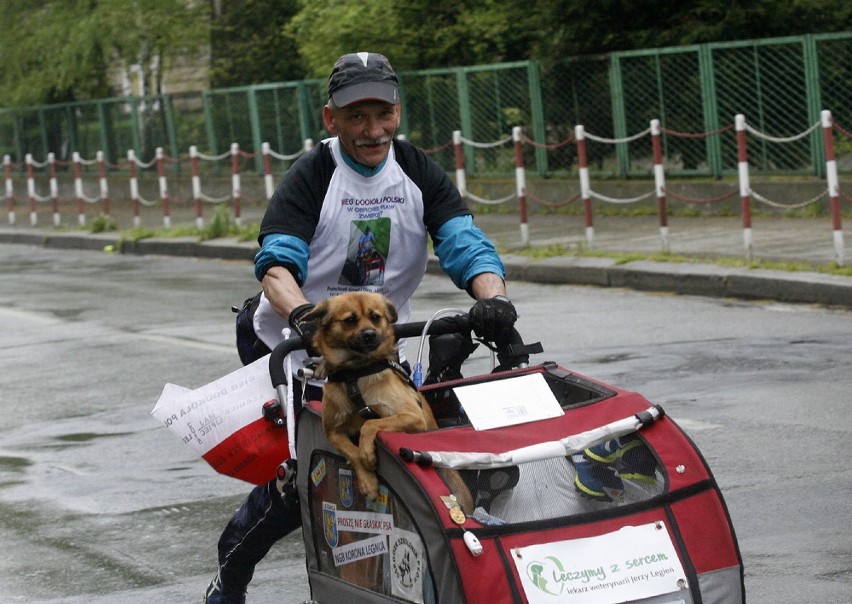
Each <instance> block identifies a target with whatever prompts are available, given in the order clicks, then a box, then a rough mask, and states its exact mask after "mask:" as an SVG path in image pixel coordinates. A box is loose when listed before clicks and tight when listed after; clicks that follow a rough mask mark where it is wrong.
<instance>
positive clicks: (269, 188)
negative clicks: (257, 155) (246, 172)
mask: <svg viewBox="0 0 852 604" xmlns="http://www.w3.org/2000/svg"><path fill="white" fill-rule="evenodd" d="M260 149H261V153H263V184H264V187H265V190H266V199H271V198H272V194H273V193H274V192H275V188H274V186H275V183H274V182H273V180H272V156H271V155H270V154H269V151H270V150H269V143H263V144H261V145H260Z"/></svg>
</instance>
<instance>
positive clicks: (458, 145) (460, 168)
mask: <svg viewBox="0 0 852 604" xmlns="http://www.w3.org/2000/svg"><path fill="white" fill-rule="evenodd" d="M453 147H454V149H455V152H456V188H457V189H458V190H459V194H460V195H461V196H462V197H465V196H467V178H466V176H465V172H464V149H463V148H462V135H461V130H453Z"/></svg>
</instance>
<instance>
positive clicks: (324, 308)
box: [303, 298, 330, 324]
mask: <svg viewBox="0 0 852 604" xmlns="http://www.w3.org/2000/svg"><path fill="white" fill-rule="evenodd" d="M329 307H330V304H329V298H326V299H325V300H323V301H322V302H320V303H319V304H317V305H316V306H314V308H313V310H311V311H310V312H309V313H308V314H306V315H305V316H304V317H303V319H305V320H306V321H316V322H317V324H319V323H322V322H323V319H324V318H325V317H326V316H328V311H329Z"/></svg>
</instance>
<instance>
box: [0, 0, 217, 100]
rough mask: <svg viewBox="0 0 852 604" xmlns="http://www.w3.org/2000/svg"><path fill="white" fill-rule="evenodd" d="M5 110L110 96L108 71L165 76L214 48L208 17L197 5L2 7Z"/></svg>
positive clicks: (118, 1) (157, 83) (86, 2)
mask: <svg viewBox="0 0 852 604" xmlns="http://www.w3.org/2000/svg"><path fill="white" fill-rule="evenodd" d="M0 14H2V15H3V20H4V35H3V36H2V37H0V56H2V57H4V60H3V62H2V63H0V84H2V86H0V103H2V104H3V105H11V106H21V105H40V104H47V103H58V102H69V101H75V100H85V99H91V98H103V97H108V96H111V94H110V93H111V86H110V79H109V75H110V67H111V66H113V65H115V63H116V61H119V62H123V63H124V64H125V65H134V64H136V65H140V66H141V69H142V73H143V76H144V81H146V82H150V83H152V84H151V86H152V87H153V89H154V90H153V91H152V92H155V93H158V92H161V88H162V75H163V72H164V71H165V70H166V69H167V68H168V67H169V66H170V65H171V64H172V63H173V62H174V61H175V60H177V59H178V58H179V57H181V56H183V55H185V53H191V52H196V51H197V50H198V49H199V48H201V47H203V46H204V45H206V43H207V41H208V38H207V36H208V31H209V29H208V28H209V22H208V9H207V7H206V5H205V4H204V3H202V2H197V1H196V2H194V1H191V0H37V1H34V2H28V3H23V2H18V1H16V0H0Z"/></svg>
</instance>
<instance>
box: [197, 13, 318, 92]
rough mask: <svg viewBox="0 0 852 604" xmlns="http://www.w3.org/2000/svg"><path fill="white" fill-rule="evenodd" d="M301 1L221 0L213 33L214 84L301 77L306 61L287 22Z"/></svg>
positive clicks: (212, 79) (247, 83)
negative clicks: (287, 26) (231, 0)
mask: <svg viewBox="0 0 852 604" xmlns="http://www.w3.org/2000/svg"><path fill="white" fill-rule="evenodd" d="M299 8H300V5H299V3H298V0H243V1H242V2H238V3H236V2H221V3H218V2H217V3H216V6H215V7H214V12H213V20H212V25H211V31H210V51H211V62H210V63H211V64H210V86H211V87H212V88H223V87H229V86H245V85H249V84H261V83H264V82H281V81H290V80H300V79H303V78H304V77H305V67H304V63H303V61H302V59H301V57H300V56H299V52H298V47H297V46H296V42H295V40H293V39H292V37H291V36H289V35H287V33H286V32H285V26H286V25H287V23H289V22H290V20H291V19H292V18H293V15H295V14H296V12H297V11H298V9H299Z"/></svg>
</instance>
